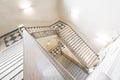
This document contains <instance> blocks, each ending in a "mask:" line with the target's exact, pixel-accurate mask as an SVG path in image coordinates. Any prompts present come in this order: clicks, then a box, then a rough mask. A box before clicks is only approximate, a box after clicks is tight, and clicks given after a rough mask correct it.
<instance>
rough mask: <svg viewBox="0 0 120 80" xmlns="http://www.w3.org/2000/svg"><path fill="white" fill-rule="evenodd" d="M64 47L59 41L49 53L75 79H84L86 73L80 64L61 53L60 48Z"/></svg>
mask: <svg viewBox="0 0 120 80" xmlns="http://www.w3.org/2000/svg"><path fill="white" fill-rule="evenodd" d="M64 49H65V46H64V45H63V44H62V43H59V44H58V45H57V46H56V47H55V48H53V49H51V50H50V51H49V54H50V56H51V57H52V58H54V59H55V60H56V61H57V62H59V63H60V64H61V65H62V66H63V67H64V68H65V69H66V71H67V72H68V73H70V74H71V76H72V77H74V79H75V80H80V79H81V80H85V79H86V78H87V76H88V73H86V72H84V71H83V70H82V68H81V67H80V66H78V65H77V64H75V63H74V62H73V61H72V60H70V59H69V58H67V57H66V56H65V55H63V52H62V50H64Z"/></svg>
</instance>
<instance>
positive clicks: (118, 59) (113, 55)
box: [88, 38, 120, 80]
mask: <svg viewBox="0 0 120 80" xmlns="http://www.w3.org/2000/svg"><path fill="white" fill-rule="evenodd" d="M119 45H120V38H118V39H117V40H116V41H115V42H113V43H111V44H110V45H108V46H107V47H106V48H105V49H104V50H103V51H102V52H104V54H105V58H104V59H103V61H101V63H100V64H99V65H98V66H97V67H96V69H95V71H94V72H93V73H91V75H93V74H95V73H96V72H102V73H104V74H105V75H107V76H108V77H109V78H111V79H112V80H120V46H119ZM98 78H99V77H98ZM88 80H89V79H88ZM105 80H107V79H105Z"/></svg>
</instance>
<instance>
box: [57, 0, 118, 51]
mask: <svg viewBox="0 0 120 80" xmlns="http://www.w3.org/2000/svg"><path fill="white" fill-rule="evenodd" d="M119 3H120V1H119V0H60V1H59V4H60V7H59V9H60V16H61V18H62V19H63V20H64V21H65V22H67V23H69V24H71V25H73V26H72V27H73V28H74V29H76V31H78V33H80V34H82V35H83V36H84V37H85V38H87V40H88V41H87V42H88V43H90V44H91V45H92V46H93V47H94V49H96V51H97V52H99V50H100V49H101V48H103V47H105V46H106V45H107V44H109V43H110V42H111V41H112V40H113V37H115V36H117V35H118V34H119V33H120V4H119Z"/></svg>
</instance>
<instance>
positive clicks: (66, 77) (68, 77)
mask: <svg viewBox="0 0 120 80" xmlns="http://www.w3.org/2000/svg"><path fill="white" fill-rule="evenodd" d="M26 33H27V31H26ZM27 34H29V33H27ZM29 36H30V35H29ZM24 37H25V36H24ZM23 39H24V38H23ZM31 39H33V40H32V41H33V42H34V43H35V45H36V47H35V48H37V47H39V48H40V49H41V51H42V53H38V54H39V55H40V54H44V55H45V56H46V58H48V59H49V61H50V62H51V64H53V65H54V67H55V68H56V69H57V70H58V71H59V72H60V74H61V75H62V76H63V77H64V78H65V79H66V80H74V79H73V77H72V76H71V75H70V74H68V73H67V72H66V71H65V70H64V69H63V68H62V67H61V66H58V65H57V64H56V63H55V61H53V59H52V58H51V57H50V56H49V55H48V54H47V52H46V51H45V50H44V48H42V47H41V46H40V45H38V43H37V42H36V41H35V39H34V38H33V37H31ZM24 47H25V46H24ZM31 48H32V47H31ZM32 52H33V51H32ZM24 55H25V54H24ZM29 55H30V53H29ZM34 55H37V54H36V51H35V52H34ZM24 58H25V56H24ZM36 58H37V60H39V57H38V56H37V57H36ZM33 61H34V59H33ZM24 62H26V61H25V60H24ZM34 64H35V63H34ZM34 64H33V66H34ZM39 64H40V61H39ZM41 66H42V65H41ZM24 67H25V66H24ZM29 67H30V66H29ZM25 69H26V68H24V70H25ZM61 70H62V71H61ZM24 73H25V71H24ZM63 73H64V74H63ZM34 75H35V74H34ZM66 75H67V76H66ZM39 76H40V75H39ZM33 77H34V76H33Z"/></svg>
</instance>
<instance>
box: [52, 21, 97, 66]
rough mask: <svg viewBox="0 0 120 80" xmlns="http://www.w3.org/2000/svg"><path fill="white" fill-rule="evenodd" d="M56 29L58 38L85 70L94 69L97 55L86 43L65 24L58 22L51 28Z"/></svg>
mask: <svg viewBox="0 0 120 80" xmlns="http://www.w3.org/2000/svg"><path fill="white" fill-rule="evenodd" d="M51 27H52V28H54V29H56V32H57V34H58V36H59V37H60V38H61V39H62V41H63V42H64V43H65V44H66V45H67V47H68V48H69V49H70V50H71V51H72V53H73V54H74V55H75V56H76V57H77V58H78V60H79V61H80V62H81V63H82V65H84V66H86V67H87V68H90V67H95V66H96V65H97V63H98V61H99V58H98V55H97V54H96V53H95V52H94V51H93V50H92V49H91V48H90V47H89V46H88V45H87V43H86V42H85V41H84V40H83V39H82V38H81V37H80V36H79V35H78V34H77V33H76V32H75V31H74V30H73V29H72V28H71V27H70V26H68V25H67V24H65V23H63V22H61V21H59V22H57V23H56V24H54V25H52V26H51Z"/></svg>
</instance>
